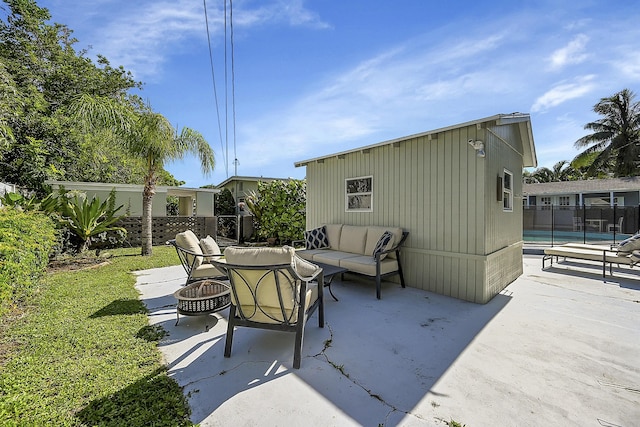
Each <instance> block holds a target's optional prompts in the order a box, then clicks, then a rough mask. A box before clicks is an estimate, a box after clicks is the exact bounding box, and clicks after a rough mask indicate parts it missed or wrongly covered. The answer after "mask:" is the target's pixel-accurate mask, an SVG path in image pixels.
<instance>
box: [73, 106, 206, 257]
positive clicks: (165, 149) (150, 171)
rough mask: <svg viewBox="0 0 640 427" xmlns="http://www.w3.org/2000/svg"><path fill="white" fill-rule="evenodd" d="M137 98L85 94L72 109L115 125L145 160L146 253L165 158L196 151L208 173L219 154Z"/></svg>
mask: <svg viewBox="0 0 640 427" xmlns="http://www.w3.org/2000/svg"><path fill="white" fill-rule="evenodd" d="M133 101H134V102H132V101H131V100H126V99H116V98H110V97H105V96H89V95H82V96H80V97H79V98H78V99H77V100H76V101H75V102H74V103H73V105H72V106H71V108H70V112H71V114H72V115H73V116H74V117H77V118H78V119H79V120H81V121H82V123H85V124H86V125H87V126H88V127H92V128H98V129H105V128H107V129H111V130H112V131H113V132H114V133H117V134H118V135H120V137H121V139H122V143H123V145H124V146H125V148H126V149H127V151H129V152H130V153H131V154H132V155H133V156H135V157H138V158H140V159H142V160H144V162H145V164H146V172H145V176H144V190H143V194H142V255H151V254H152V241H153V239H152V237H153V236H152V231H151V230H152V227H151V225H152V202H153V196H154V194H155V193H156V184H157V182H158V178H160V176H161V174H162V172H163V171H164V164H165V162H167V161H170V160H177V159H181V158H183V157H184V156H185V155H186V154H194V155H196V156H197V157H198V158H199V160H200V165H201V167H202V172H203V174H204V175H208V174H209V172H211V171H213V168H214V166H215V157H214V153H213V150H212V149H211V146H209V144H208V143H207V141H206V140H205V139H204V137H203V136H202V135H201V134H200V133H198V132H196V131H195V130H192V129H190V128H186V127H185V128H182V131H181V132H180V133H178V131H177V129H175V128H174V127H173V126H172V125H171V123H169V121H168V120H167V119H166V118H165V117H164V116H162V115H161V114H158V113H154V112H153V111H151V108H150V107H148V106H146V107H140V105H139V104H136V103H135V100H133Z"/></svg>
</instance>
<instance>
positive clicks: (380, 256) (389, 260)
mask: <svg viewBox="0 0 640 427" xmlns="http://www.w3.org/2000/svg"><path fill="white" fill-rule="evenodd" d="M408 235H409V232H407V231H404V230H402V228H398V227H379V226H357V225H346V224H325V225H323V226H321V227H318V228H315V229H313V230H308V231H305V249H302V250H297V252H296V253H297V254H298V255H299V256H300V257H301V258H303V259H306V260H307V261H311V262H313V263H324V264H329V265H333V266H336V267H341V268H345V269H347V271H348V272H350V273H357V274H361V275H364V276H368V277H372V278H374V279H375V282H376V297H377V298H378V299H380V293H381V287H382V279H383V278H385V277H388V276H393V275H398V276H399V278H400V285H401V286H402V287H403V288H404V287H405V283H404V276H403V274H402V264H401V262H400V248H401V246H402V244H403V243H404V241H405V240H406V239H407V236H408Z"/></svg>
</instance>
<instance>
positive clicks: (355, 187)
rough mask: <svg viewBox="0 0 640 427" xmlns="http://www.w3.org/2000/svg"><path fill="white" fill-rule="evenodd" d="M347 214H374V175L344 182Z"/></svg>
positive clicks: (348, 179)
mask: <svg viewBox="0 0 640 427" xmlns="http://www.w3.org/2000/svg"><path fill="white" fill-rule="evenodd" d="M344 210H345V212H373V175H367V176H357V177H354V178H347V179H345V180H344Z"/></svg>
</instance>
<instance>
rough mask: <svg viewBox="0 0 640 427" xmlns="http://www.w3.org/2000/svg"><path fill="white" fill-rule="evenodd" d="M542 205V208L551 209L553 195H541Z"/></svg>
mask: <svg viewBox="0 0 640 427" xmlns="http://www.w3.org/2000/svg"><path fill="white" fill-rule="evenodd" d="M540 206H542V209H549V208H550V207H551V197H546V196H545V197H540Z"/></svg>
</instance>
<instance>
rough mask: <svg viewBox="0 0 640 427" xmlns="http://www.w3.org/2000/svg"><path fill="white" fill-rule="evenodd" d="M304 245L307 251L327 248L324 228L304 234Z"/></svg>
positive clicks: (327, 241) (327, 243)
mask: <svg viewBox="0 0 640 427" xmlns="http://www.w3.org/2000/svg"><path fill="white" fill-rule="evenodd" d="M304 245H305V247H306V248H307V249H321V248H328V247H329V240H328V239H327V230H326V227H325V226H322V227H318V228H314V229H313V230H308V231H305V232H304Z"/></svg>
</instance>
